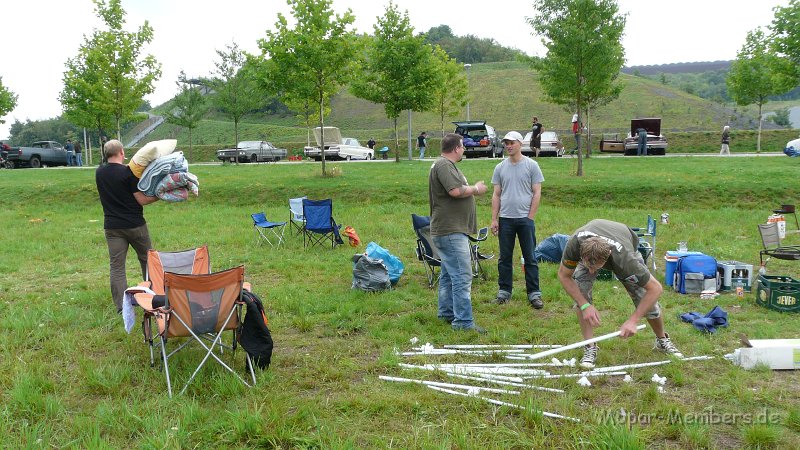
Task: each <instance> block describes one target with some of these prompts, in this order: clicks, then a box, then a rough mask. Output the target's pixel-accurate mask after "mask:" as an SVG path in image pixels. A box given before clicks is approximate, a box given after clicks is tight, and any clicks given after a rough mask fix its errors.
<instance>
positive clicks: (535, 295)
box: [528, 292, 544, 309]
mask: <svg viewBox="0 0 800 450" xmlns="http://www.w3.org/2000/svg"><path fill="white" fill-rule="evenodd" d="M528 303H530V304H531V306H532V307H533V309H542V308H544V302H543V301H542V293H541V292H532V293H531V294H530V295H528Z"/></svg>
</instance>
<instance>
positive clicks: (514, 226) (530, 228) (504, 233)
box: [497, 217, 541, 298]
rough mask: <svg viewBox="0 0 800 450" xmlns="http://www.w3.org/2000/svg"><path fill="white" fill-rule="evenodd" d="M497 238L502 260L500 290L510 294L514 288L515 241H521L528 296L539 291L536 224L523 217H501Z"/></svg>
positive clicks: (499, 275)
mask: <svg viewBox="0 0 800 450" xmlns="http://www.w3.org/2000/svg"><path fill="white" fill-rule="evenodd" d="M498 223H499V230H498V232H497V237H498V239H499V241H500V258H499V259H498V260H497V273H498V277H497V284H498V285H499V290H500V291H504V292H507V293H508V297H509V298H510V297H511V292H512V290H513V288H514V240H515V239H519V248H520V249H521V250H522V257H523V258H525V291H526V292H527V293H528V295H530V294H532V293H534V292H541V291H540V290H539V265H538V264H537V263H536V257H535V256H534V254H533V250H534V249H535V248H536V224H535V223H534V222H533V220H532V219H529V218H527V217H523V218H520V219H509V218H505V217H500V219H499V220H498Z"/></svg>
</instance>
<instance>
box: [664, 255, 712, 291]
mask: <svg viewBox="0 0 800 450" xmlns="http://www.w3.org/2000/svg"><path fill="white" fill-rule="evenodd" d="M702 254H703V252H679V251H668V252H667V254H666V255H664V260H665V261H666V262H667V263H666V264H665V265H664V284H665V285H667V286H672V281H673V280H672V279H673V278H674V277H675V269H677V268H678V259H680V257H681V256H686V255H702Z"/></svg>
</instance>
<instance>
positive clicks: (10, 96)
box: [0, 77, 17, 123]
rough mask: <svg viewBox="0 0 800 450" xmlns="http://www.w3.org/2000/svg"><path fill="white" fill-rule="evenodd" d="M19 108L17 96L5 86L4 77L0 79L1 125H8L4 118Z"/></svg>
mask: <svg viewBox="0 0 800 450" xmlns="http://www.w3.org/2000/svg"><path fill="white" fill-rule="evenodd" d="M16 107H17V94H15V93H13V92H11V90H10V89H8V88H7V87H5V86H3V77H0V123H6V121H5V120H3V116H5V115H6V114H8V113H10V112H11V111H13V110H14V108H16Z"/></svg>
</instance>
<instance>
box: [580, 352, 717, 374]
mask: <svg viewBox="0 0 800 450" xmlns="http://www.w3.org/2000/svg"><path fill="white" fill-rule="evenodd" d="M707 359H714V358H713V357H711V356H692V357H689V358H679V359H678V361H703V360H707ZM672 361H673V360H671V359H667V360H664V361H654V362H648V363H640V364H627V365H624V366H609V367H595V368H594V369H592V372H614V371H617V370H623V369H638V368H641V367H651V366H661V365H664V364H669V363H671V362H672Z"/></svg>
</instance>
